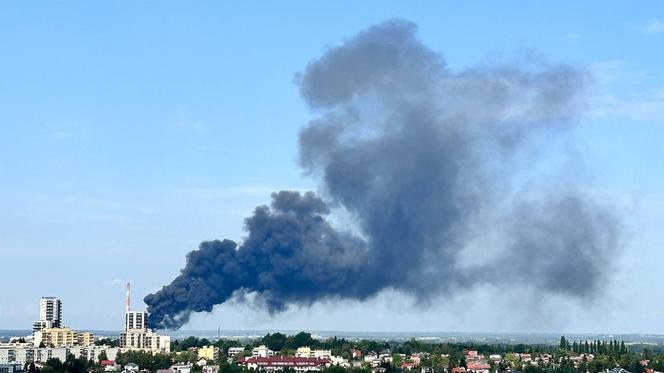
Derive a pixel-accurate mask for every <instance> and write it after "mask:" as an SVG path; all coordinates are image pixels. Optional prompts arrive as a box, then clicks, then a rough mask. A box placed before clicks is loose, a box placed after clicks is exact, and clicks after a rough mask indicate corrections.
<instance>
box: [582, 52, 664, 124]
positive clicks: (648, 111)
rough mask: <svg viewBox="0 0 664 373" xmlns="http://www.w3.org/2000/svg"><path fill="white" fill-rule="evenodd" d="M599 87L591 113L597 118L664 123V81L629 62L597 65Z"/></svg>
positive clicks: (595, 70)
mask: <svg viewBox="0 0 664 373" xmlns="http://www.w3.org/2000/svg"><path fill="white" fill-rule="evenodd" d="M591 71H592V74H593V77H594V80H595V86H594V89H593V92H592V94H591V97H590V100H589V104H590V108H589V109H590V110H589V114H590V116H591V117H593V118H611V117H614V118H622V119H629V120H636V121H645V122H664V80H662V79H661V78H660V77H658V76H653V75H652V74H649V73H648V72H645V71H642V70H639V69H636V68H634V67H632V66H630V64H629V63H627V62H625V61H606V62H601V63H597V64H595V65H593V66H592V67H591Z"/></svg>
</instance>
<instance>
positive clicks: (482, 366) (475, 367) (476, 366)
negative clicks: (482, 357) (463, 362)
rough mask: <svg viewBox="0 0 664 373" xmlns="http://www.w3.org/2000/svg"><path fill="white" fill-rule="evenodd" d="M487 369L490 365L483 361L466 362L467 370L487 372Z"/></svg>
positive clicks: (480, 372) (478, 372) (476, 372)
mask: <svg viewBox="0 0 664 373" xmlns="http://www.w3.org/2000/svg"><path fill="white" fill-rule="evenodd" d="M489 370H491V365H489V364H487V363H483V362H479V363H477V362H474V363H468V365H467V371H468V372H473V373H489Z"/></svg>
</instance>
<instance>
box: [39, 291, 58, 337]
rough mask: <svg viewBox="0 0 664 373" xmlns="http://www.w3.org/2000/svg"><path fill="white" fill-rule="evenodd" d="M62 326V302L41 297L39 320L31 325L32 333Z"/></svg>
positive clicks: (52, 298)
mask: <svg viewBox="0 0 664 373" xmlns="http://www.w3.org/2000/svg"><path fill="white" fill-rule="evenodd" d="M61 326H62V301H61V300H60V299H58V298H56V297H42V298H41V300H40V301H39V320H37V321H35V323H34V324H33V325H32V329H33V331H35V332H36V331H40V330H42V329H45V328H59V327H61Z"/></svg>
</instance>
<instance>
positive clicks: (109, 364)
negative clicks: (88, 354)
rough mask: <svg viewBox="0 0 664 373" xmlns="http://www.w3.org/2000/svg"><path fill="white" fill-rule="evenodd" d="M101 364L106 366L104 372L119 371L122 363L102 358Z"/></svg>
mask: <svg viewBox="0 0 664 373" xmlns="http://www.w3.org/2000/svg"><path fill="white" fill-rule="evenodd" d="M99 364H100V365H101V366H102V367H103V368H104V372H118V371H120V365H119V364H116V363H115V360H102V361H100V362H99Z"/></svg>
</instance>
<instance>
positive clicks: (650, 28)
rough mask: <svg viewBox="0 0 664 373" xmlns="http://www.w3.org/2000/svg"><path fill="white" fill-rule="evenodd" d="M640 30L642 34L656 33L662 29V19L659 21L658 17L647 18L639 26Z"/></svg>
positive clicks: (663, 28)
mask: <svg viewBox="0 0 664 373" xmlns="http://www.w3.org/2000/svg"><path fill="white" fill-rule="evenodd" d="M641 31H642V32H643V33H644V34H649V35H651V34H658V33H660V32H663V31H664V21H661V20H659V19H654V18H653V19H651V20H648V21H647V22H646V23H644V24H643V25H642V26H641Z"/></svg>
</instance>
